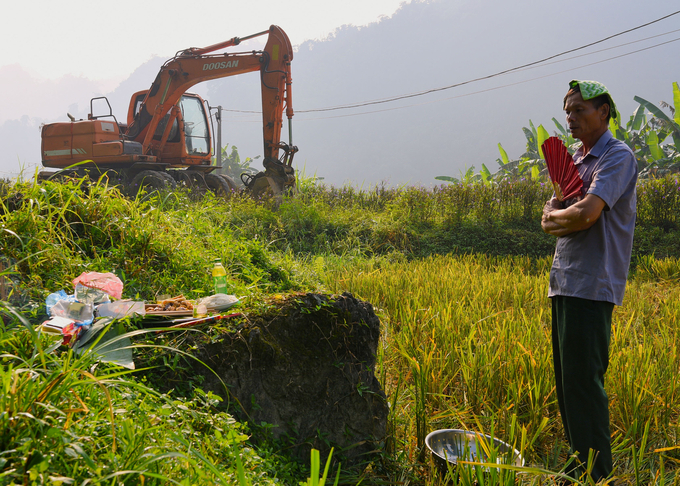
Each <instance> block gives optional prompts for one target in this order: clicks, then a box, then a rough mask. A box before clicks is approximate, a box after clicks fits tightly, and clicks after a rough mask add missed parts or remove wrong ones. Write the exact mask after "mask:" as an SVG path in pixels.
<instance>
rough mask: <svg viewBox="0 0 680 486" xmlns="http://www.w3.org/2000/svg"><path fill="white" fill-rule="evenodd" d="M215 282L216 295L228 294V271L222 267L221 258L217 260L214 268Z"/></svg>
mask: <svg viewBox="0 0 680 486" xmlns="http://www.w3.org/2000/svg"><path fill="white" fill-rule="evenodd" d="M212 277H213V282H214V283H215V293H216V294H226V293H227V271H226V270H225V268H224V266H222V260H221V259H220V258H215V261H214V263H213V268H212Z"/></svg>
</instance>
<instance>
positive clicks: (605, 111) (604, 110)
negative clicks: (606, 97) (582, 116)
mask: <svg viewBox="0 0 680 486" xmlns="http://www.w3.org/2000/svg"><path fill="white" fill-rule="evenodd" d="M609 110H611V107H610V106H609V103H604V104H603V105H600V116H601V117H602V119H603V120H605V119H606V118H607V117H608V116H609Z"/></svg>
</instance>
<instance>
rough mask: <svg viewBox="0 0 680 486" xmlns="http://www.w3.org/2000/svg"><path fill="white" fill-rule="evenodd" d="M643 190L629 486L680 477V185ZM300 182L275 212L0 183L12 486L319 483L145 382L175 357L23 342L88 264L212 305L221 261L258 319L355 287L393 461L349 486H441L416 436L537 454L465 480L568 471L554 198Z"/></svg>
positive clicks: (627, 409)
mask: <svg viewBox="0 0 680 486" xmlns="http://www.w3.org/2000/svg"><path fill="white" fill-rule="evenodd" d="M644 184H645V185H644V186H641V189H640V190H639V201H638V205H639V207H640V215H639V218H638V226H637V228H636V235H635V248H634V259H633V267H634V272H633V276H632V279H631V281H630V282H629V285H628V289H627V293H626V300H625V303H624V305H623V306H622V307H620V308H617V309H616V311H615V316H614V329H613V333H612V351H611V365H610V369H609V371H608V374H607V389H608V391H609V395H610V405H611V406H610V410H611V415H612V433H613V443H614V455H615V461H616V468H617V473H618V474H619V475H620V476H622V477H623V478H624V479H625V480H626V481H628V482H630V483H632V484H640V485H641V484H649V483H656V484H673V483H674V481H675V482H678V481H680V476H679V475H678V472H677V471H678V464H680V448H678V446H677V444H679V443H680V440H679V438H678V434H680V426H679V422H678V420H679V415H680V412H679V407H678V405H676V403H679V402H680V397H679V396H678V394H679V393H680V391H679V390H678V388H679V387H680V384H679V383H678V381H679V379H678V377H677V371H678V365H677V364H678V362H680V361H679V358H680V357H679V356H678V349H677V346H678V344H677V343H678V342H680V339H679V337H680V336H678V329H679V327H678V313H679V308H680V304H678V302H680V295H678V294H679V293H680V286H679V285H678V279H680V264H679V263H678V262H679V258H680V235H679V234H678V227H677V219H676V218H677V214H678V210H680V208H678V207H677V206H678V204H679V203H680V201H678V197H677V189H676V188H677V179H673V178H667V179H662V180H658V181H653V180H652V181H645V182H644ZM302 189H303V190H302V191H301V193H300V194H298V196H297V197H296V198H295V199H293V200H290V201H286V202H284V203H283V204H282V205H281V207H280V208H278V209H275V208H274V205H273V204H270V203H268V202H266V201H264V202H263V201H253V200H250V199H248V198H246V197H241V196H236V197H233V198H232V199H230V200H228V201H224V200H221V199H216V198H210V197H208V198H206V199H203V200H200V201H196V200H193V199H192V198H190V197H188V195H186V194H182V193H181V192H180V193H173V194H161V195H160V196H155V197H150V196H144V195H143V196H140V197H139V198H137V199H135V200H130V199H127V198H125V197H123V196H122V195H121V193H120V192H119V190H118V189H117V188H115V187H111V186H109V185H107V184H106V183H105V181H100V182H99V183H88V182H86V181H84V180H74V181H70V182H68V183H65V184H54V183H49V182H48V183H44V184H41V185H33V184H31V183H19V184H4V185H2V186H1V187H0V196H1V198H0V200H1V201H2V205H1V206H0V209H1V211H0V229H1V230H2V231H0V262H1V263H2V265H3V267H4V268H5V269H6V270H5V274H4V276H5V278H6V284H7V288H8V289H9V298H8V301H9V303H5V304H3V305H4V307H3V309H4V310H3V324H2V326H1V327H0V354H1V356H0V370H1V371H0V380H1V382H0V385H1V386H2V387H3V388H2V392H1V393H0V414H1V415H0V427H1V428H2V429H1V430H0V432H1V434H0V441H2V446H3V447H2V448H1V449H0V484H12V483H16V484H55V485H56V484H84V483H85V482H86V481H87V482H88V484H115V483H116V481H118V482H122V483H124V484H167V482H168V478H171V479H173V480H176V481H177V482H179V483H180V484H232V483H233V484H241V485H242V484H248V483H252V484H269V483H273V482H274V481H275V480H278V481H279V483H283V484H297V482H299V481H304V479H305V477H307V476H309V477H310V478H311V479H308V483H309V484H313V482H314V481H315V480H316V479H315V478H316V476H317V475H318V473H319V472H320V471H319V468H318V466H319V465H318V463H317V465H316V469H314V471H312V472H311V473H310V472H309V471H305V470H304V468H302V467H301V466H300V465H298V464H295V463H292V462H290V461H289V460H287V459H286V458H285V457H284V456H282V455H280V454H279V453H278V449H277V446H276V445H275V444H267V443H266V441H265V442H262V443H261V445H259V446H258V448H255V447H253V446H252V444H251V443H250V441H249V440H248V439H247V437H248V435H249V434H257V433H259V432H258V430H257V429H253V430H250V429H249V428H248V427H247V426H245V425H243V424H238V423H235V422H234V421H233V419H232V418H231V417H230V416H229V415H228V413H226V412H225V410H224V406H223V405H224V404H220V403H219V402H218V400H217V398H216V397H215V396H213V395H206V394H205V393H202V392H201V391H200V388H199V387H200V383H198V382H195V383H193V382H192V383H191V384H187V386H186V387H184V388H186V389H182V390H180V389H179V388H177V389H176V390H175V391H174V392H173V393H170V394H166V395H164V394H162V393H160V392H159V391H158V390H156V389H154V387H153V386H152V385H151V383H152V380H147V376H148V377H150V376H151V374H152V373H154V374H160V375H162V374H163V370H164V368H163V367H173V366H179V365H180V364H179V363H180V361H178V360H176V359H174V358H168V359H166V361H165V363H164V364H163V365H162V366H161V367H159V368H156V369H154V370H146V371H137V372H134V373H130V372H127V371H126V372H121V371H120V369H119V368H115V367H113V366H112V365H105V364H99V365H97V366H94V362H93V361H92V358H91V357H87V356H80V357H79V356H75V355H73V354H71V353H70V352H69V351H68V350H67V348H64V347H60V346H59V345H58V343H55V342H54V341H53V340H52V339H50V338H49V337H48V336H45V335H41V334H36V333H35V332H32V331H31V329H32V328H33V325H34V324H35V323H37V322H39V321H40V320H41V316H42V314H43V312H44V299H45V297H46V296H47V295H48V294H49V293H51V292H54V291H56V290H59V289H62V288H63V289H66V290H67V291H68V290H70V289H71V288H72V285H71V281H72V280H73V278H75V277H77V276H78V275H79V274H80V273H81V272H83V271H101V272H107V271H113V272H115V273H116V274H117V275H118V276H119V277H120V278H121V279H122V280H123V282H124V284H125V288H124V295H125V296H126V297H133V298H140V299H153V298H154V296H155V295H157V294H173V295H176V294H180V293H182V294H184V295H187V296H189V297H197V296H201V295H205V294H207V293H210V292H211V281H210V273H209V269H210V265H211V262H212V260H213V258H216V257H220V258H222V261H223V262H225V266H226V267H227V270H228V272H229V278H230V286H231V291H232V292H233V293H235V294H236V295H239V296H241V297H243V301H244V305H243V310H244V311H246V312H252V313H257V312H260V311H262V308H261V302H262V301H263V297H264V296H267V295H272V294H277V293H286V292H292V291H298V290H315V291H319V290H327V291H332V292H341V291H343V290H349V291H351V292H353V293H355V294H356V295H357V296H359V297H361V298H363V299H366V300H368V301H370V302H372V303H373V304H374V305H375V306H376V308H377V309H378V312H379V314H380V316H381V319H382V321H383V324H384V336H383V339H382V341H381V346H380V347H379V356H378V365H377V367H378V369H377V373H378V375H379V378H380V380H381V383H382V384H383V386H384V388H385V390H386V392H387V393H388V398H389V401H390V404H391V416H390V437H389V438H388V441H387V444H386V449H385V452H384V454H383V456H382V461H380V462H379V463H375V464H373V465H372V466H371V467H370V468H369V469H368V470H367V472H366V473H365V475H364V476H363V477H359V478H355V479H354V480H352V482H349V481H350V480H349V479H347V478H343V479H341V481H345V483H344V484H357V483H359V482H361V484H365V485H366V484H385V482H388V483H390V482H391V483H393V484H399V483H401V484H422V485H434V484H439V483H440V480H439V479H437V475H436V474H435V472H434V469H433V468H431V467H430V464H429V461H428V456H427V454H426V453H425V450H424V448H423V443H424V437H425V435H426V434H427V433H428V432H429V431H431V430H433V429H436V428H453V427H457V428H465V429H471V430H477V431H480V432H485V433H490V434H492V435H495V436H496V437H499V438H502V439H503V440H505V441H508V442H511V443H513V444H514V445H515V446H516V447H517V448H519V449H521V451H522V453H523V454H524V455H525V457H526V459H527V461H528V467H527V468H526V469H524V470H522V471H521V472H516V471H513V470H511V469H507V470H503V473H502V474H499V475H496V476H494V475H493V474H491V475H487V474H485V473H484V472H483V469H482V468H481V467H480V466H478V465H477V466H475V465H460V466H459V467H458V468H456V469H455V470H454V471H452V473H453V474H454V475H457V478H458V480H459V481H460V482H462V483H463V484H472V483H473V482H474V481H476V482H477V483H478V484H511V483H513V482H514V481H515V480H517V481H519V482H520V483H522V484H538V483H537V482H538V481H546V478H547V477H548V476H549V474H548V472H550V471H552V472H553V473H557V472H559V470H560V468H561V467H562V466H563V464H564V461H566V460H568V458H567V457H566V450H567V445H566V443H565V442H564V440H563V439H562V432H561V425H560V421H559V415H558V412H557V406H556V402H555V398H554V385H553V384H552V370H551V362H550V341H549V333H550V330H549V322H550V308H549V305H548V299H547V298H546V294H547V282H548V277H547V272H548V269H549V266H550V262H551V256H552V252H553V248H554V241H553V240H552V238H550V237H548V236H547V235H545V234H543V233H542V232H541V231H540V219H539V218H540V211H541V206H542V202H543V200H544V199H546V198H547V197H549V194H548V192H547V191H548V189H546V187H545V186H542V185H541V184H540V182H536V181H531V180H522V181H515V182H507V181H506V182H503V183H502V184H499V185H496V186H484V185H475V184H458V185H448V186H441V187H437V188H433V189H424V188H409V187H405V188H388V187H386V186H377V187H375V188H367V189H365V190H357V189H353V188H351V187H345V188H333V187H325V186H322V185H319V184H306V185H303V186H302ZM126 325H127V326H128V329H129V330H130V331H131V332H136V331H135V329H136V323H135V322H127V323H126ZM145 337H148V336H146V335H140V334H138V335H137V336H136V337H135V342H136V343H137V344H136V345H151V344H153V345H161V344H162V345H165V346H171V347H176V348H178V349H180V350H183V349H184V348H183V345H184V343H186V342H187V341H186V335H185V334H184V333H180V334H177V335H168V336H164V337H163V339H160V340H159V339H156V338H154V339H145ZM145 352H147V353H154V352H156V351H155V350H154V349H148V348H147V350H146V351H145ZM158 352H159V355H160V350H158ZM164 352H165V351H164ZM174 355H177V353H174ZM169 356H173V355H172V354H170V355H169ZM265 429H266V427H265V428H264V429H263V430H265ZM312 466H314V462H312ZM341 477H342V476H341ZM69 478H70V479H69ZM142 478H143V479H142ZM310 481H312V482H311V483H310ZM544 484H545V483H544Z"/></svg>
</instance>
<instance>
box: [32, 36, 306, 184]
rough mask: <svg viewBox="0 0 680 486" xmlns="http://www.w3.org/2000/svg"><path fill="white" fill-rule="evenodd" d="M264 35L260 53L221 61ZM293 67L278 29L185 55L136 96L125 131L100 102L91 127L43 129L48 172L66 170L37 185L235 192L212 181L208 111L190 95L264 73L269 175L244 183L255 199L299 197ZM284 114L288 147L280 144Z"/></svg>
mask: <svg viewBox="0 0 680 486" xmlns="http://www.w3.org/2000/svg"><path fill="white" fill-rule="evenodd" d="M265 34H268V38H267V41H266V44H265V47H264V49H263V50H262V51H250V52H233V53H231V52H229V53H228V52H226V51H225V52H220V53H215V51H222V50H224V49H226V48H229V47H232V46H237V45H238V44H240V43H241V42H243V41H245V40H248V39H252V38H254V37H258V36H262V35H265ZM292 60H293V49H292V47H291V44H290V40H289V39H288V36H287V35H286V33H285V32H284V31H283V30H282V29H281V28H280V27H278V26H276V25H272V26H271V27H270V28H269V30H266V31H263V32H258V33H256V34H252V35H249V36H246V37H240V38H239V37H234V38H232V39H230V40H227V41H224V42H221V43H218V44H214V45H211V46H208V47H204V48H189V49H185V50H182V51H179V52H178V53H177V54H176V55H175V56H174V57H173V58H171V59H169V60H168V61H166V62H165V64H163V66H162V67H161V69H160V71H159V73H158V75H157V76H156V79H155V80H154V82H153V83H152V84H151V87H150V88H149V89H147V90H144V91H138V92H137V93H134V94H133V95H132V98H131V99H130V105H129V109H128V116H127V120H126V123H120V122H119V121H118V120H117V119H116V117H115V116H114V115H113V113H112V110H111V105H110V104H109V102H108V100H107V99H106V98H105V97H98V98H93V99H92V100H90V114H89V115H88V118H87V120H76V119H75V117H73V116H72V115H71V114H68V117H69V119H70V121H68V122H58V123H51V124H46V125H44V126H43V127H42V132H41V134H42V146H41V151H42V164H43V166H44V167H48V168H57V169H60V170H59V171H58V172H54V171H42V172H40V173H39V174H38V177H39V179H46V178H54V177H57V178H62V177H64V176H78V177H79V176H83V175H89V176H90V177H93V176H94V177H97V178H98V177H101V176H102V175H106V176H107V177H108V178H109V180H113V182H114V183H116V184H119V185H121V186H122V187H123V188H124V189H125V190H126V192H128V193H129V194H133V195H134V194H136V193H137V191H138V190H139V189H140V188H142V187H145V188H147V189H149V190H161V189H174V188H175V187H176V186H177V185H181V186H184V187H189V188H195V189H198V190H202V191H205V190H211V191H213V192H215V193H217V194H224V195H227V194H229V193H230V192H231V191H233V190H236V183H235V181H233V179H231V178H230V177H228V176H226V175H220V174H217V173H213V172H214V171H215V170H216V169H218V168H219V167H218V166H216V165H213V164H212V150H211V147H212V137H211V124H210V123H209V120H211V117H210V116H209V110H210V107H209V106H207V103H206V102H205V101H204V100H203V99H202V98H201V97H200V96H199V95H197V94H192V93H189V92H187V90H188V89H190V88H191V87H192V86H194V85H196V84H198V83H200V82H203V81H208V80H212V79H219V78H224V77H228V76H236V75H239V74H244V73H249V72H254V71H258V70H259V71H260V81H261V85H262V86H261V90H262V130H263V138H264V158H263V165H264V168H265V170H264V171H261V172H259V173H257V174H255V175H251V174H242V175H241V179H242V182H243V184H244V186H245V187H246V190H247V191H249V192H250V193H252V194H253V195H256V196H262V195H265V194H270V195H272V196H274V197H281V195H282V194H284V193H287V192H290V191H294V190H295V170H294V169H293V167H292V163H293V156H294V155H295V153H296V152H297V151H298V149H297V147H296V146H295V145H293V140H292V118H293V103H292V91H291V84H292V80H291V72H290V64H291V61H292ZM95 103H96V104H97V106H99V107H102V106H108V112H107V110H106V109H104V110H101V111H103V112H104V114H99V115H95V114H94V104H95ZM104 103H105V105H104ZM206 106H207V110H206ZM284 108H285V112H286V117H287V118H288V134H289V141H288V143H286V142H283V141H281V139H280V138H281V129H282V125H283V111H284ZM217 150H221V147H220V148H217Z"/></svg>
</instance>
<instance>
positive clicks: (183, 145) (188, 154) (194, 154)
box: [128, 90, 212, 167]
mask: <svg viewBox="0 0 680 486" xmlns="http://www.w3.org/2000/svg"><path fill="white" fill-rule="evenodd" d="M148 92H149V90H144V91H138V92H137V93H135V94H134V95H132V98H131V100H130V108H129V110H128V125H130V124H131V123H132V122H133V120H134V119H135V117H137V116H138V115H139V110H140V108H141V106H142V105H143V102H144V99H145V98H146V95H147V93H148ZM177 105H178V107H179V112H178V113H177V116H173V114H172V110H171V111H170V112H168V113H166V114H165V115H164V116H163V118H161V120H160V121H159V122H158V127H157V128H156V131H155V133H154V136H153V139H154V140H155V141H157V142H162V139H163V135H164V132H165V131H166V128H167V126H168V123H169V122H170V123H171V124H172V125H171V126H170V129H169V133H168V136H167V140H166V142H165V143H164V144H162V151H161V153H160V154H156V155H160V157H159V158H160V159H161V160H162V161H163V163H165V164H168V165H169V166H170V167H179V166H182V167H184V166H187V165H210V162H211V160H210V157H211V146H212V144H211V132H210V124H209V123H208V120H209V118H208V113H207V112H206V109H205V101H204V100H203V99H202V98H201V97H200V96H198V95H197V94H193V93H184V94H183V95H182V96H181V98H180V100H179V102H178V103H177Z"/></svg>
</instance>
